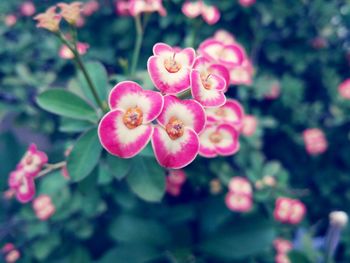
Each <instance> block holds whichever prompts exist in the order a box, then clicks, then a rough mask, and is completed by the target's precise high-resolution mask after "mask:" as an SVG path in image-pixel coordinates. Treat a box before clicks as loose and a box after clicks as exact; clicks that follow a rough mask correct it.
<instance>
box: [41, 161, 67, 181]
mask: <svg viewBox="0 0 350 263" xmlns="http://www.w3.org/2000/svg"><path fill="white" fill-rule="evenodd" d="M66 164H67V162H66V161H62V162H59V163H54V164H47V165H46V168H45V169H44V170H42V171H41V172H40V173H39V174H38V175H37V176H36V177H35V179H37V178H40V177H42V176H44V175H46V174H48V173H51V172H53V171H54V170H57V169H61V168H63V167H64V166H66Z"/></svg>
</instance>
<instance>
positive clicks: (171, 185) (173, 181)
mask: <svg viewBox="0 0 350 263" xmlns="http://www.w3.org/2000/svg"><path fill="white" fill-rule="evenodd" d="M186 177H187V176H186V173H185V171H184V170H181V169H180V170H170V171H169V174H168V176H167V177H166V191H167V193H168V194H170V195H172V196H178V195H180V194H181V188H182V186H183V184H184V183H185V182H186V179H187V178H186Z"/></svg>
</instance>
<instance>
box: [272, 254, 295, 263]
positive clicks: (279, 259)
mask: <svg viewBox="0 0 350 263" xmlns="http://www.w3.org/2000/svg"><path fill="white" fill-rule="evenodd" d="M275 262H276V263H291V262H290V260H289V258H288V256H287V255H286V254H277V255H276V257H275Z"/></svg>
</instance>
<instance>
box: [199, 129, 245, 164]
mask: <svg viewBox="0 0 350 263" xmlns="http://www.w3.org/2000/svg"><path fill="white" fill-rule="evenodd" d="M238 138H239V134H238V132H237V131H236V129H235V128H234V127H232V126H231V125H229V124H219V125H207V126H206V128H205V129H204V131H203V132H202V133H201V134H200V135H199V141H200V148H199V154H200V155H201V156H203V157H207V158H213V157H216V156H218V155H221V156H229V155H233V154H235V153H236V152H237V151H238V150H239V140H238Z"/></svg>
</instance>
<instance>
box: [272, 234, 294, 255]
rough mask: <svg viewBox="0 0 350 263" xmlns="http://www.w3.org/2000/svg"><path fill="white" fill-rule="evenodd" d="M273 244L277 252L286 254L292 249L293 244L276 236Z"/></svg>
mask: <svg viewBox="0 0 350 263" xmlns="http://www.w3.org/2000/svg"><path fill="white" fill-rule="evenodd" d="M273 246H274V248H275V250H276V252H277V254H287V253H288V252H289V251H290V250H292V249H293V244H292V243H291V242H290V241H289V240H286V239H282V238H276V239H275V240H274V241H273Z"/></svg>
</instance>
